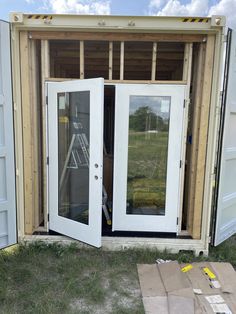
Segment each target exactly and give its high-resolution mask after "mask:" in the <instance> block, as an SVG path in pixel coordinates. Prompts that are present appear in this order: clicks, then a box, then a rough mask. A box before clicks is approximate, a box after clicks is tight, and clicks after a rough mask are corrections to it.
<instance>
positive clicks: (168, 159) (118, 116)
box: [113, 85, 185, 232]
mask: <svg viewBox="0 0 236 314" xmlns="http://www.w3.org/2000/svg"><path fill="white" fill-rule="evenodd" d="M184 93H185V87H184V86H167V85H162V86H159V85H117V87H116V112H115V152H114V195H113V230H114V231H116V230H119V231H121V230H122V231H151V232H176V231H177V212H178V209H179V207H178V206H179V181H180V159H181V143H182V142H181V141H182V123H183V110H184V109H183V102H184Z"/></svg>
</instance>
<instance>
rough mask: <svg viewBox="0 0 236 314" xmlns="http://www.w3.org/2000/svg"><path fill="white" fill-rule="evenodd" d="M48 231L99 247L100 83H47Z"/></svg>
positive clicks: (102, 84)
mask: <svg viewBox="0 0 236 314" xmlns="http://www.w3.org/2000/svg"><path fill="white" fill-rule="evenodd" d="M47 94H48V154H49V171H48V175H49V191H48V195H49V228H50V229H51V230H54V231H56V232H59V233H61V234H64V235H67V236H69V237H71V238H74V239H77V240H80V241H82V242H85V243H88V244H90V245H93V246H96V247H100V246H101V223H102V221H101V220H102V169H103V166H102V164H103V103H104V80H103V79H102V78H97V79H87V80H74V81H66V82H60V83H54V82H49V83H47Z"/></svg>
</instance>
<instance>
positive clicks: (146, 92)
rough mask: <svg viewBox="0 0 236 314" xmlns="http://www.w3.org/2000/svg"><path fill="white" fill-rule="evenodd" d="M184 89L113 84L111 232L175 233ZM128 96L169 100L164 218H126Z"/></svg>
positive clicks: (166, 86)
mask: <svg viewBox="0 0 236 314" xmlns="http://www.w3.org/2000/svg"><path fill="white" fill-rule="evenodd" d="M185 89H186V87H185V86H184V85H157V84H155V85H154V84H151V85H150V84H148V85H144V84H127V85H124V84H116V101H115V104H116V107H115V147H114V181H113V223H112V229H113V231H143V232H145V231H151V232H175V233H176V232H177V217H178V211H179V205H180V204H179V202H180V197H179V196H180V188H181V187H180V181H181V180H180V176H181V174H182V169H181V168H180V160H181V159H182V140H183V134H182V132H183V122H184V121H183V119H184V99H185ZM129 95H140V96H141V95H143V96H171V109H170V127H169V128H170V129H169V140H168V167H167V188H166V212H165V216H158V215H127V214H126V190H127V161H128V159H127V158H128V124H129ZM176 138H178V139H179V140H178V142H177V143H176Z"/></svg>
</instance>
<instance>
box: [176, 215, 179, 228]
mask: <svg viewBox="0 0 236 314" xmlns="http://www.w3.org/2000/svg"><path fill="white" fill-rule="evenodd" d="M176 224H177V226H178V225H179V217H177V219H176Z"/></svg>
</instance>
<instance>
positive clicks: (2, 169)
mask: <svg viewBox="0 0 236 314" xmlns="http://www.w3.org/2000/svg"><path fill="white" fill-rule="evenodd" d="M10 53H11V50H10V27H9V23H7V22H4V21H0V248H4V247H7V246H9V245H12V244H14V243H16V201H15V165H14V140H13V113H12V88H11V57H10Z"/></svg>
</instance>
